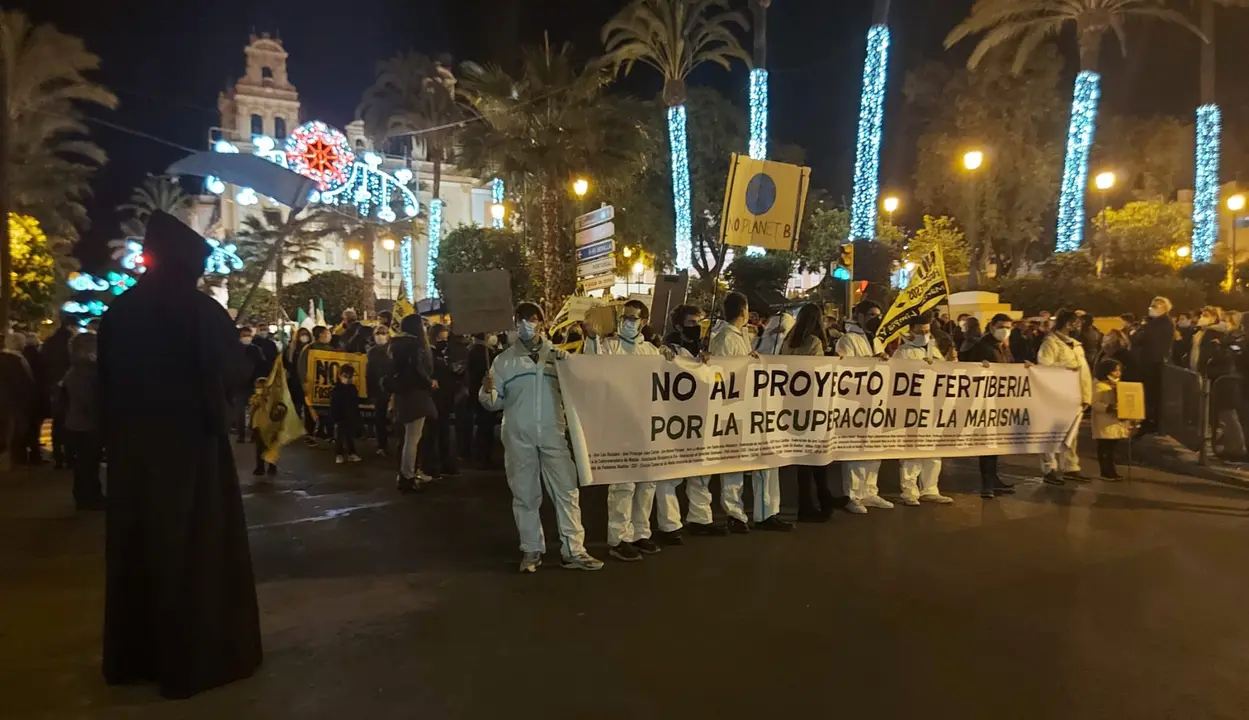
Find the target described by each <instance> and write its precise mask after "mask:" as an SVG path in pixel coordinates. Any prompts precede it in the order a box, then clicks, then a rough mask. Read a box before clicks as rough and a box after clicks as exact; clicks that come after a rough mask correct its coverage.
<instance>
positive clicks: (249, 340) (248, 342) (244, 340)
mask: <svg viewBox="0 0 1249 720" xmlns="http://www.w3.org/2000/svg"><path fill="white" fill-rule="evenodd" d="M239 342H241V343H243V344H244V345H251V344H252V336H251V335H248V336H247V337H241V338H239Z"/></svg>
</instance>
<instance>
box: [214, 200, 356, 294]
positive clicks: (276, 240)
mask: <svg viewBox="0 0 1249 720" xmlns="http://www.w3.org/2000/svg"><path fill="white" fill-rule="evenodd" d="M341 218H342V216H340V215H338V214H337V213H335V212H333V211H329V210H322V211H313V212H309V213H303V214H299V215H292V216H288V217H287V218H286V219H283V218H282V212H281V211H278V210H265V211H263V212H262V213H260V214H259V215H248V216H247V217H246V218H244V219H243V224H242V226H241V227H240V228H239V232H238V236H237V237H236V238H235V243H236V244H237V245H238V254H239V257H240V258H242V259H243V261H244V262H245V263H247V265H246V266H245V268H244V270H243V276H244V277H246V278H248V279H249V280H251V281H253V282H255V281H258V280H259V279H260V278H263V277H264V274H265V273H266V272H269V271H273V274H274V290H275V291H276V293H277V295H278V296H279V297H281V296H282V286H283V285H284V283H283V279H284V278H285V276H286V272H287V271H289V270H303V271H305V272H311V271H312V268H313V267H314V264H315V263H316V260H317V255H318V253H321V252H322V251H323V243H324V240H325V238H326V237H327V236H328V235H330V234H333V233H335V232H338V231H343V230H344V229H345V228H344V226H343V223H342V221H341ZM279 245H280V250H278V253H277V255H276V256H274V255H273V249H274V247H275V246H279ZM271 258H272V259H271ZM365 287H368V283H367V281H366V282H365ZM366 306H367V307H369V308H370V309H372V306H371V305H367V303H366Z"/></svg>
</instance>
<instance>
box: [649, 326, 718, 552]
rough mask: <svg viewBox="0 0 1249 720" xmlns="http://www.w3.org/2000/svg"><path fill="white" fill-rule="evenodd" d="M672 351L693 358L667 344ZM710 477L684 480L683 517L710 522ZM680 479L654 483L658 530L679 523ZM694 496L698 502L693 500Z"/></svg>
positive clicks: (674, 528) (678, 526) (677, 526)
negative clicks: (686, 509) (685, 501)
mask: <svg viewBox="0 0 1249 720" xmlns="http://www.w3.org/2000/svg"><path fill="white" fill-rule="evenodd" d="M668 347H669V348H670V349H671V350H672V351H673V352H674V353H676V354H677V355H678V356H680V357H683V358H689V359H694V356H693V355H691V354H690V351H689V350H686V349H685V348H683V347H679V346H673V345H669V346H668ZM710 481H711V478H709V477H707V476H706V475H699V476H697V477H692V478H688V479H687V480H686V481H685V494H686V496H687V497H688V498H689V501H690V502H689V512H688V513H687V514H686V517H685V519H686V520H688V521H690V522H692V523H699V524H702V525H710V524H711V491H710V490H708V489H707V483H709V482H710ZM680 484H681V481H680V480H660V481H659V482H657V483H655V520H656V521H658V523H659V531H660V532H666V533H670V532H676V531H677V530H680V529H681V527H682V525H681V503H680V501H679V500H677V486H678V485H680ZM695 498H697V499H698V502H697V503H696V502H695Z"/></svg>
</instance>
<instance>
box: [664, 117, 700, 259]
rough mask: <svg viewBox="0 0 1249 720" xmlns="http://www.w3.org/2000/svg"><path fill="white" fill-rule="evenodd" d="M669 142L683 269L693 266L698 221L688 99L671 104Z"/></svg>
mask: <svg viewBox="0 0 1249 720" xmlns="http://www.w3.org/2000/svg"><path fill="white" fill-rule="evenodd" d="M668 146H669V148H670V149H671V153H672V204H673V208H674V209H675V211H676V237H675V245H676V258H677V260H676V269H677V272H680V271H682V270H689V269H690V267H691V266H692V265H693V261H694V247H693V227H694V222H693V214H692V210H691V207H690V204H691V203H690V159H689V147H688V145H687V140H686V135H685V104H684V103H682V104H680V105H670V106H668Z"/></svg>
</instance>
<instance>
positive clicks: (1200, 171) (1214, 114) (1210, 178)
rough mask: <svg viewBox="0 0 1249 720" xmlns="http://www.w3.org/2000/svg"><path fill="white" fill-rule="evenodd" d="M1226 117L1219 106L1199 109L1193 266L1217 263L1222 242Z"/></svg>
mask: <svg viewBox="0 0 1249 720" xmlns="http://www.w3.org/2000/svg"><path fill="white" fill-rule="evenodd" d="M1222 126H1223V117H1222V113H1221V112H1220V111H1219V106H1218V105H1213V104H1212V105H1202V106H1201V107H1199V108H1197V183H1196V186H1195V188H1196V189H1195V191H1194V193H1193V240H1192V243H1193V262H1210V261H1211V260H1213V259H1214V243H1215V242H1216V241H1217V240H1218V239H1219V144H1220V141H1221V136H1222V134H1223V127H1222Z"/></svg>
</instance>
